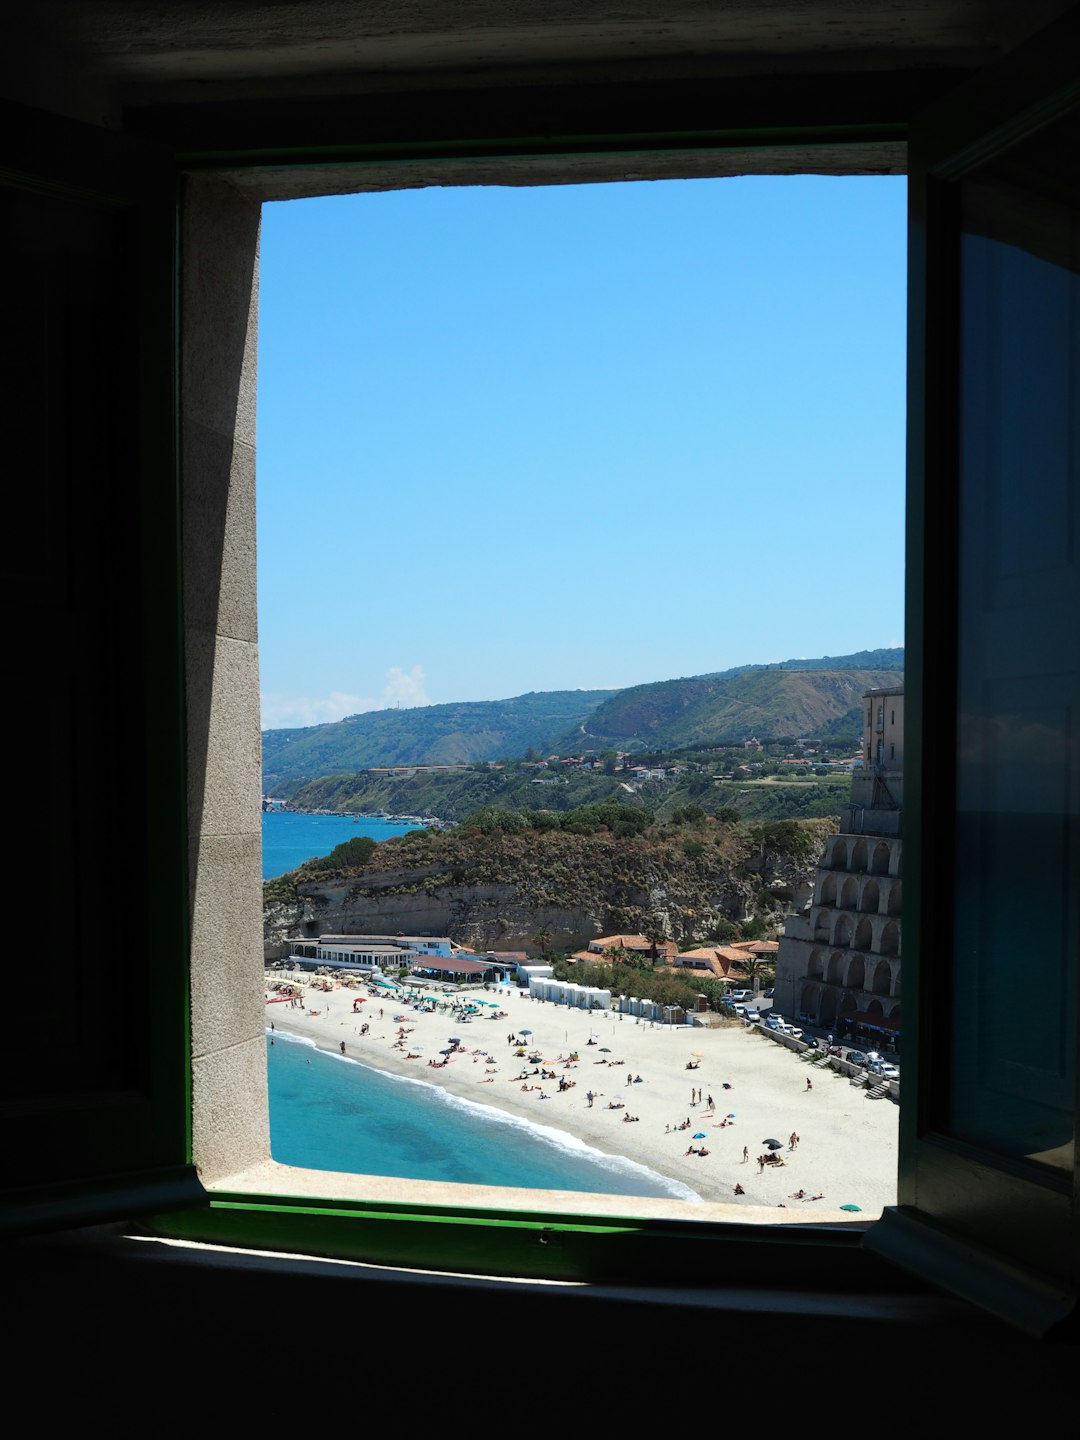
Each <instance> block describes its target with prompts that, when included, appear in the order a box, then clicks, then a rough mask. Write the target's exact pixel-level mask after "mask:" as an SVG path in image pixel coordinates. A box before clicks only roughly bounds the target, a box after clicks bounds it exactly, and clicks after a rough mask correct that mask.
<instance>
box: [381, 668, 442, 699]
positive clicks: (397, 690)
mask: <svg viewBox="0 0 1080 1440" xmlns="http://www.w3.org/2000/svg"><path fill="white" fill-rule="evenodd" d="M383 695H384V697H385V699H386V702H387V704H389V705H401V706H403V707H404V708H405V709H406V710H411V709H413V708H414V707H415V706H417V705H430V704H431V701H430V699H429V698H428V693H427V690H426V689H425V680H424V671H423V669H422V667H421V666H419V665H414V666H413V667H412V669H411V670H410V671H409V673H408V674H406V673H405V671H404V670H401V669H399V667H398V666H397V665H392V666H391V667H390V669H389V670H388V671H387V672H386V689H385V690H384V691H383Z"/></svg>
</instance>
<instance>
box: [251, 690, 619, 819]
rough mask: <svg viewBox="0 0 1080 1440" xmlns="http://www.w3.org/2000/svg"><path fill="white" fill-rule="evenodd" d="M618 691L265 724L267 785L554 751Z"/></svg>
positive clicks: (560, 693)
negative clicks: (297, 725)
mask: <svg viewBox="0 0 1080 1440" xmlns="http://www.w3.org/2000/svg"><path fill="white" fill-rule="evenodd" d="M615 693H616V692H615V691H613V690H550V691H543V692H538V693H533V694H529V695H517V696H514V697H513V698H512V699H509V700H478V701H473V702H462V703H459V704H453V705H425V706H422V707H418V708H416V709H413V710H372V711H368V712H367V713H365V714H363V715H350V716H348V717H347V718H346V719H344V720H338V721H336V722H334V723H333V724H329V725H313V726H309V727H307V728H305V729H301V730H264V731H263V734H262V764H263V789H264V790H265V791H266V792H267V793H270V792H272V791H273V789H274V787H275V785H277V784H279V783H280V782H281V781H286V780H299V779H313V778H315V777H317V776H320V775H340V774H342V773H344V772H346V771H355V770H367V769H370V768H371V767H373V766H382V765H461V764H469V763H470V762H471V761H474V760H498V759H501V758H503V757H505V756H517V755H524V754H525V753H526V751H528V750H529V749H537V750H542V751H544V752H547V751H549V750H550V749H551V747H552V745H553V744H554V743H555V741H556V740H557V739H558V738H559V736H560V735H563V734H565V733H566V731H567V730H570V729H574V728H576V727H577V726H579V725H580V724H581V723H582V722H583V721H584V720H585V718H586V717H587V715H588V714H589V712H590V711H592V710H594V709H595V708H596V706H597V705H599V704H600V703H601V702H602V701H604V700H607V699H609V698H610V697H611V696H612V695H613V694H615Z"/></svg>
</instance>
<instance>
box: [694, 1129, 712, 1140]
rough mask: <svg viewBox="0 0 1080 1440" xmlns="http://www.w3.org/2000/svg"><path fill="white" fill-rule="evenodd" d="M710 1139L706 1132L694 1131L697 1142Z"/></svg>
mask: <svg viewBox="0 0 1080 1440" xmlns="http://www.w3.org/2000/svg"><path fill="white" fill-rule="evenodd" d="M708 1138H709V1137H708V1136H707V1135H706V1134H705V1131H704V1130H695V1131H694V1139H695V1140H707V1139H708Z"/></svg>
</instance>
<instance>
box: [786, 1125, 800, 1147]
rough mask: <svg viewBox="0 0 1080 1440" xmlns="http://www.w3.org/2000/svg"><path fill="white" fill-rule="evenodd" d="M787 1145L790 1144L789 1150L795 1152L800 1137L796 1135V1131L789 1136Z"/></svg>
mask: <svg viewBox="0 0 1080 1440" xmlns="http://www.w3.org/2000/svg"><path fill="white" fill-rule="evenodd" d="M787 1143H788V1149H789V1150H794V1149H795V1147H796V1145H798V1143H799V1137H798V1135H796V1134H795V1131H794V1130H792V1132H791V1134H790V1135H789V1136H788V1142H787Z"/></svg>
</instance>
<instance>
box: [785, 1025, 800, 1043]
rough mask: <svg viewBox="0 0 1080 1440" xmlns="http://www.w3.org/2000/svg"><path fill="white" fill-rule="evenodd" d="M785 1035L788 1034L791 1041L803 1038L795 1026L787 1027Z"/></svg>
mask: <svg viewBox="0 0 1080 1440" xmlns="http://www.w3.org/2000/svg"><path fill="white" fill-rule="evenodd" d="M787 1034H789V1035H790V1036H791V1038H792V1039H793V1040H801V1039H802V1038H803V1032H802V1031H801V1030H800V1029H799V1027H798V1026H797V1025H789V1026H788V1027H787Z"/></svg>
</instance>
